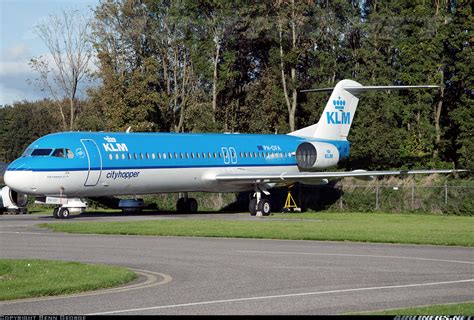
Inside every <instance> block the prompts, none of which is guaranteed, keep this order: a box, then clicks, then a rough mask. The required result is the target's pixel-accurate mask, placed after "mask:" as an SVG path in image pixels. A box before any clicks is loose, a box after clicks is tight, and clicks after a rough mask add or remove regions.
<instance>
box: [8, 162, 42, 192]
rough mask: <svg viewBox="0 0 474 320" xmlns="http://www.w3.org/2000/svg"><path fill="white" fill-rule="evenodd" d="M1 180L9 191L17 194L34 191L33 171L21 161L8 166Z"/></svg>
mask: <svg viewBox="0 0 474 320" xmlns="http://www.w3.org/2000/svg"><path fill="white" fill-rule="evenodd" d="M3 179H4V181H5V184H6V185H7V186H8V187H10V189H13V190H15V191H17V192H21V193H31V192H32V191H34V190H35V187H34V181H33V171H31V169H30V168H29V167H28V166H27V164H26V163H25V162H24V161H21V159H17V160H15V161H13V162H12V163H11V164H10V165H9V166H8V168H7V170H6V171H5V175H4V178H3Z"/></svg>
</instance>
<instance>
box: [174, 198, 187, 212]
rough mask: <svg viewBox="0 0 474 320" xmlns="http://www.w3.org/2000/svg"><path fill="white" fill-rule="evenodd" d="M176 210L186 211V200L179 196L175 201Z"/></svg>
mask: <svg viewBox="0 0 474 320" xmlns="http://www.w3.org/2000/svg"><path fill="white" fill-rule="evenodd" d="M176 211H178V213H184V212H185V211H186V200H185V199H184V198H179V199H178V202H176Z"/></svg>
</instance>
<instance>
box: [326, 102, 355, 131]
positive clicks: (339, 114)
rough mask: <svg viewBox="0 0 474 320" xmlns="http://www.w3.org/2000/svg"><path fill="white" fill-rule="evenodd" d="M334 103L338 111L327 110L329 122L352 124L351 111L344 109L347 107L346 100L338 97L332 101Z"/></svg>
mask: <svg viewBox="0 0 474 320" xmlns="http://www.w3.org/2000/svg"><path fill="white" fill-rule="evenodd" d="M332 104H333V105H334V108H335V109H336V110H337V111H327V112H326V118H327V120H328V124H350V123H351V113H350V112H345V111H344V108H345V107H346V101H345V100H342V99H341V97H338V98H337V100H333V101H332Z"/></svg>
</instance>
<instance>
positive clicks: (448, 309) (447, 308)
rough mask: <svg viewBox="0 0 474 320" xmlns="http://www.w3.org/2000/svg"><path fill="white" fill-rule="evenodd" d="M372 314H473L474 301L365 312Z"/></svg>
mask: <svg viewBox="0 0 474 320" xmlns="http://www.w3.org/2000/svg"><path fill="white" fill-rule="evenodd" d="M363 314H370V315H473V314H474V303H473V302H467V303H451V304H440V305H433V306H426V307H415V308H404V309H393V310H385V311H377V312H370V313H363Z"/></svg>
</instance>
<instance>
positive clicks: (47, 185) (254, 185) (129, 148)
mask: <svg viewBox="0 0 474 320" xmlns="http://www.w3.org/2000/svg"><path fill="white" fill-rule="evenodd" d="M412 88H420V89H423V88H424V89H429V88H436V86H362V85H361V84H359V83H357V82H355V81H352V80H342V81H340V82H338V83H337V85H336V86H335V87H334V88H328V89H316V90H313V91H323V90H326V91H327V90H332V94H331V96H330V98H329V101H328V102H327V104H326V107H325V109H324V111H323V114H322V116H321V118H320V120H319V122H318V123H317V124H314V125H312V126H309V127H306V128H303V129H300V130H298V131H294V132H291V133H289V134H286V135H274V134H191V133H189V134H184V133H183V134H177V133H132V132H131V133H128V132H122V133H119V132H60V133H54V134H49V135H46V136H44V137H42V138H40V139H38V140H36V141H34V142H33V143H32V144H31V145H30V146H29V147H28V148H27V149H26V150H25V152H24V153H23V155H22V156H21V157H20V158H18V159H16V160H15V161H13V162H12V163H11V164H10V165H9V167H8V168H7V170H6V172H5V183H6V184H7V186H8V187H9V188H10V189H11V192H10V193H11V194H13V196H15V195H16V196H18V195H21V194H26V195H32V196H35V197H37V198H44V197H48V198H53V199H59V201H57V203H58V207H57V208H56V209H55V210H54V216H55V217H57V218H65V217H68V216H69V210H68V207H67V206H64V205H62V204H64V203H67V201H68V199H74V198H83V197H98V196H116V195H140V194H152V193H162V192H181V193H184V195H187V192H195V191H204V192H238V191H246V190H250V191H252V190H253V191H254V197H253V198H252V199H250V203H249V211H250V213H251V214H252V215H256V214H257V215H269V214H270V213H271V210H272V208H271V202H270V199H269V197H270V192H269V190H270V189H271V188H273V187H275V186H285V185H290V184H293V183H295V182H301V183H305V184H316V185H318V184H325V183H328V181H329V180H330V179H335V178H343V177H359V178H370V177H374V176H382V175H400V174H417V173H452V172H455V171H460V170H411V171H404V170H400V171H364V170H355V171H351V172H339V171H336V172H327V171H324V172H321V169H327V168H330V167H334V166H336V165H337V164H338V162H339V161H340V160H341V159H343V158H346V157H348V156H349V142H348V140H347V136H348V134H349V130H350V127H351V124H352V121H353V119H354V114H355V112H356V108H357V104H358V101H359V95H360V93H362V92H365V91H370V90H391V89H412ZM307 91H310V90H307ZM318 171H319V172H318ZM177 207H178V210H180V211H188V212H195V211H197V201H196V200H195V199H193V198H188V197H187V196H185V197H182V198H180V199H179V200H178V203H177Z"/></svg>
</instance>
